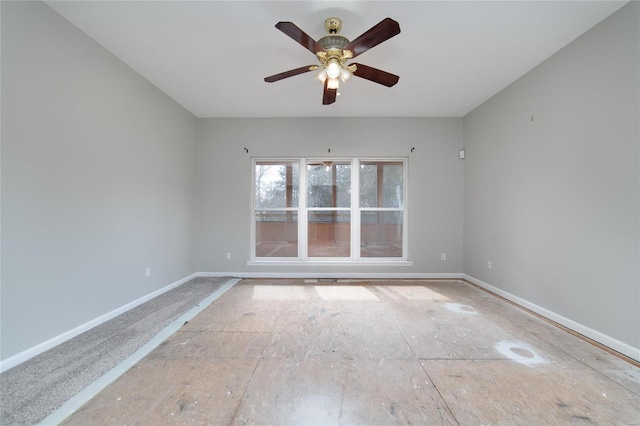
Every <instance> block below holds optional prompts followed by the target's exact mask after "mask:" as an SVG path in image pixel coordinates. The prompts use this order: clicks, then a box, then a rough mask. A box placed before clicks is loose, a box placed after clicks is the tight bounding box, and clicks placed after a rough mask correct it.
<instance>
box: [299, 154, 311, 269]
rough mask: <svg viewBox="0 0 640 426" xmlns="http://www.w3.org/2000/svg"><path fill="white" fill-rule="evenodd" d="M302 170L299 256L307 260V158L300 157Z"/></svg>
mask: <svg viewBox="0 0 640 426" xmlns="http://www.w3.org/2000/svg"><path fill="white" fill-rule="evenodd" d="M299 170H300V172H299V173H298V177H299V179H300V182H299V185H298V187H299V188H300V193H299V194H298V203H299V205H298V258H299V259H301V260H307V259H308V257H309V255H308V247H309V243H308V239H309V235H308V234H309V232H308V231H309V226H308V224H307V221H308V218H309V214H308V211H307V193H308V189H307V160H306V159H305V158H301V159H300V168H299Z"/></svg>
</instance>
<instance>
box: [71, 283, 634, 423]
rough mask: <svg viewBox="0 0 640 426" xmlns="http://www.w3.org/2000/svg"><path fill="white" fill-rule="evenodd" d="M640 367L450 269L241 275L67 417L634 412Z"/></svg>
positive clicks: (589, 416)
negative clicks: (429, 274) (332, 276)
mask: <svg viewBox="0 0 640 426" xmlns="http://www.w3.org/2000/svg"><path fill="white" fill-rule="evenodd" d="M639 421H640V369H638V368H637V367H635V366H633V365H631V364H629V363H626V362H624V361H622V360H620V359H619V358H617V357H615V356H613V355H611V354H609V353H607V352H604V351H602V350H601V349H598V348H597V347H595V346H592V345H590V344H588V343H586V342H584V341H583V340H580V339H578V338H576V337H574V336H572V335H570V334H568V333H565V332H563V331H562V330H559V329H557V328H555V327H553V326H551V325H549V324H547V323H546V322H544V321H542V320H540V319H538V318H536V317H534V316H531V315H529V314H527V313H526V312H523V311H522V310H520V309H518V308H516V307H514V306H512V305H510V304H508V303H505V302H504V301H502V300H500V299H498V298H496V297H493V296H491V295H490V294H487V293H486V292H484V291H481V290H479V289H477V288H476V287H474V286H472V285H470V284H468V283H465V282H459V281H397V282H392V281H388V282H385V281H371V282H359V283H348V284H345V283H306V284H305V283H304V282H303V281H301V280H244V281H242V282H241V283H239V284H237V285H236V286H235V287H234V288H232V289H231V290H230V291H229V292H227V293H226V294H225V295H224V296H222V297H221V298H220V299H219V300H217V301H216V302H214V303H213V304H212V305H211V306H209V307H208V308H207V309H206V310H205V311H203V312H202V313H200V314H199V315H198V316H196V317H195V318H194V319H193V320H192V321H190V322H189V323H188V324H186V325H185V326H184V327H182V329H181V330H180V331H179V332H177V333H175V334H174V335H173V336H172V337H171V338H169V339H168V340H167V341H166V342H165V343H164V344H162V345H161V346H160V347H158V348H157V349H156V350H155V351H153V352H152V353H151V354H149V355H148V356H147V357H146V358H145V359H143V360H142V361H141V362H139V363H138V364H137V365H136V366H134V367H133V368H132V369H131V370H130V371H128V372H127V373H126V374H125V375H123V376H122V377H121V378H120V379H118V380H117V381H116V382H114V383H112V384H111V385H110V386H109V387H107V388H106V389H105V390H104V391H102V392H101V393H100V394H98V395H97V396H96V397H95V398H94V399H92V400H91V401H89V402H88V403H87V404H85V405H84V406H83V407H82V408H81V409H79V410H78V411H77V412H76V413H74V414H73V415H72V416H71V417H69V418H68V419H67V420H66V422H65V424H68V425H86V424H104V425H109V424H113V425H116V424H118V425H122V424H126V425H131V424H140V425H148V424H154V425H164V424H247V423H248V424H273V425H285V424H291V425H308V424H323V425H326V424H361V425H374V424H375V425H381V424H384V425H386V424H410V423H413V424H416V423H417V424H429V425H436V424H438V425H439V424H526V425H530V424H568V423H575V424H625V425H627V424H638V422H639Z"/></svg>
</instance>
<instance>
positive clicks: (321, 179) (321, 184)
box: [307, 161, 351, 207]
mask: <svg viewBox="0 0 640 426" xmlns="http://www.w3.org/2000/svg"><path fill="white" fill-rule="evenodd" d="M307 185H308V188H307V194H308V195H307V198H308V206H309V207H351V163H349V162H336V161H324V162H323V161H318V162H311V163H309V164H308V165H307Z"/></svg>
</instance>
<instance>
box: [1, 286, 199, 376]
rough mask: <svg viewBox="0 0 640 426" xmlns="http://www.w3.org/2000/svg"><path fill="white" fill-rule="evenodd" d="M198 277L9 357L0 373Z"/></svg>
mask: <svg viewBox="0 0 640 426" xmlns="http://www.w3.org/2000/svg"><path fill="white" fill-rule="evenodd" d="M196 276H197V275H196V274H191V275H189V276H187V277H184V278H182V279H180V280H178V281H176V282H174V283H171V284H169V285H168V286H166V287H163V288H161V289H159V290H156V291H154V292H152V293H149V294H147V295H146V296H143V297H141V298H139V299H137V300H134V301H133V302H130V303H127V304H126V305H124V306H121V307H119V308H117V309H114V310H113V311H111V312H108V313H106V314H104V315H101V316H99V317H97V318H94V319H92V320H91V321H88V322H86V323H84V324H82V325H79V326H78V327H76V328H74V329H72V330H69V331H67V332H64V333H62V334H60V335H58V336H56V337H52V338H51V339H49V340H47V341H45V342H42V343H40V344H37V345H36V346H33V347H31V348H29V349H27V350H26V351H22V352H20V353H18V354H16V355H14V356H12V357H9V358H7V359H5V360H3V361H0V373H1V372H3V371H7V370H9V369H10V368H13V367H15V366H16V365H18V364H22V363H23V362H25V361H27V360H29V359H31V358H33V357H34V356H36V355H40V354H41V353H42V352H45V351H48V350H49V349H52V348H53V347H55V346H58V345H59V344H61V343H64V342H66V341H67V340H69V339H72V338H74V337H76V336H78V335H80V334H82V333H84V332H85V331H88V330H90V329H92V328H93V327H96V326H98V325H100V324H102V323H103V322H106V321H109V320H110V319H112V318H115V317H117V316H118V315H120V314H123V313H125V312H127V311H128V310H131V309H133V308H135V307H136V306H139V305H142V304H143V303H145V302H148V301H149V300H151V299H153V298H154V297H158V296H160V295H161V294H162V293H166V292H167V291H169V290H172V289H174V288H176V287H178V286H179V285H181V284H184V283H186V282H187V281H189V280H191V279H193V278H195V277H196Z"/></svg>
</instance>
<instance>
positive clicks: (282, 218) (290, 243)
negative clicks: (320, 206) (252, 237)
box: [256, 211, 298, 257]
mask: <svg viewBox="0 0 640 426" xmlns="http://www.w3.org/2000/svg"><path fill="white" fill-rule="evenodd" d="M256 257H298V213H297V212H293V211H287V212H283V211H256Z"/></svg>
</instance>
